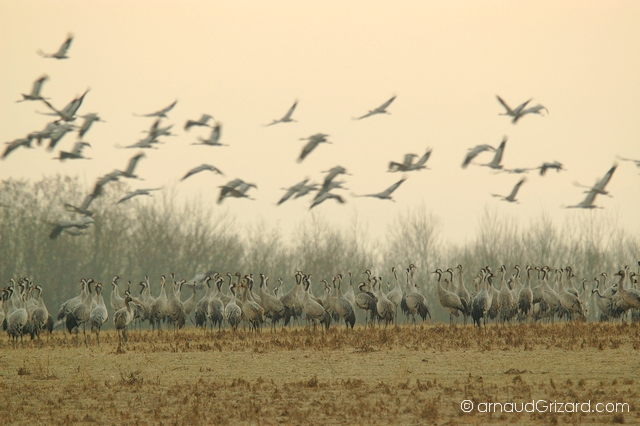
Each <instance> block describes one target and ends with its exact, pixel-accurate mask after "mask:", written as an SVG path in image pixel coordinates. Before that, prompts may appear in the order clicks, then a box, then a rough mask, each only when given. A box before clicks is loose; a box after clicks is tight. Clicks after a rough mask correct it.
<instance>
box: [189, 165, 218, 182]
mask: <svg viewBox="0 0 640 426" xmlns="http://www.w3.org/2000/svg"><path fill="white" fill-rule="evenodd" d="M204 171H211V172H214V173H217V174H219V175H222V176H224V173H222V172H221V171H220V169H218V168H217V167H215V166H212V165H211V164H202V165H200V166H198V167H194V168H193V169H191V170H189V171H188V172H187V174H186V175H184V177H183V178H182V179H180V180H185V179H186V178H188V177H189V176H193V175H195V174H196V173H200V172H204Z"/></svg>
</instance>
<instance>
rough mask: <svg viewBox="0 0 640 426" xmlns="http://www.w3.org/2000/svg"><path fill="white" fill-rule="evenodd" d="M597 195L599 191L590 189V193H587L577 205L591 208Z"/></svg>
mask: <svg viewBox="0 0 640 426" xmlns="http://www.w3.org/2000/svg"><path fill="white" fill-rule="evenodd" d="M596 195H598V193H597V192H596V191H594V190H591V191H589V193H588V194H587V196H586V197H584V200H582V202H581V203H579V204H578V205H577V206H575V207H582V208H590V207H594V205H593V202H594V201H595V199H596Z"/></svg>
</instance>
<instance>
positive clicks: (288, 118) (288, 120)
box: [264, 99, 298, 127]
mask: <svg viewBox="0 0 640 426" xmlns="http://www.w3.org/2000/svg"><path fill="white" fill-rule="evenodd" d="M297 106H298V100H297V99H296V101H295V102H294V103H293V105H292V106H291V108H289V111H287V113H286V114H285V115H284V117H282V118H280V119H278V120H273V121H272V122H271V123H269V124H265V125H264V127H269V126H273V125H274V124H278V123H291V122H294V121H296V120H294V119H292V118H291V116H292V115H293V111H294V110H295V109H296V107H297Z"/></svg>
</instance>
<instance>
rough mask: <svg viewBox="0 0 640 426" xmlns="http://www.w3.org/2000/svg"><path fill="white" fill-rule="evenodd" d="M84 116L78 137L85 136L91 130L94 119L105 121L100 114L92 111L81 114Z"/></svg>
mask: <svg viewBox="0 0 640 426" xmlns="http://www.w3.org/2000/svg"><path fill="white" fill-rule="evenodd" d="M81 117H82V118H84V121H83V122H82V125H81V126H80V129H78V138H79V139H82V138H83V137H84V135H85V134H86V133H87V132H88V131H89V129H90V128H91V125H92V124H93V123H94V121H102V122H104V120H103V119H101V118H100V117H99V116H98V114H96V113H93V112H92V113H90V114H87V115H83V116H81Z"/></svg>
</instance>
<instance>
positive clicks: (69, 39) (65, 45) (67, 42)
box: [54, 34, 73, 56]
mask: <svg viewBox="0 0 640 426" xmlns="http://www.w3.org/2000/svg"><path fill="white" fill-rule="evenodd" d="M72 41H73V36H72V35H71V34H69V36H68V37H67V39H66V40H65V41H64V43H62V46H60V49H58V51H57V52H56V53H55V54H54V56H65V55H66V54H67V51H68V50H69V47H71V42H72Z"/></svg>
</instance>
